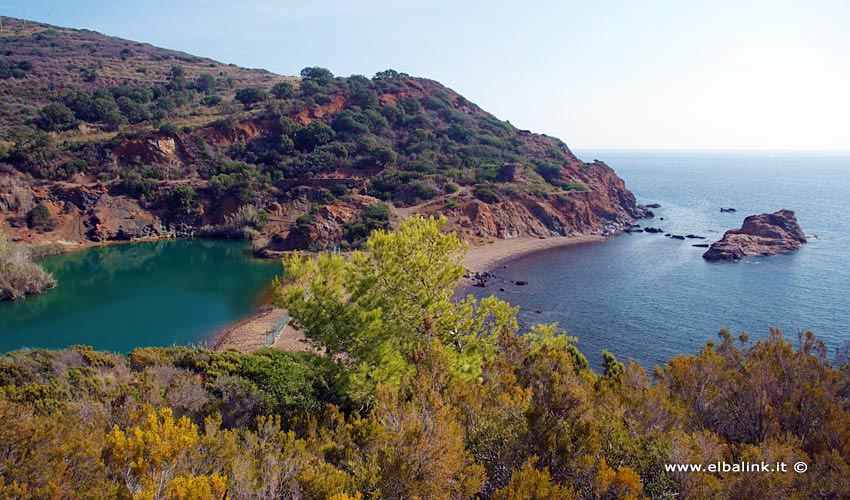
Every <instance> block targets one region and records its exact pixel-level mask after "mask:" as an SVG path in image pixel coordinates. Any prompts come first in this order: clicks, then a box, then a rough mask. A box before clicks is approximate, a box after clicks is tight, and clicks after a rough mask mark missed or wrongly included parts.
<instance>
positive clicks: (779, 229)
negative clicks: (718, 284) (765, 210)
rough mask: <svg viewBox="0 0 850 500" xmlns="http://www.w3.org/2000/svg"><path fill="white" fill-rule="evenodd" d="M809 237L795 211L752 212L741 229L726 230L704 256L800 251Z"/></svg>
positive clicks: (736, 257)
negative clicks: (798, 220)
mask: <svg viewBox="0 0 850 500" xmlns="http://www.w3.org/2000/svg"><path fill="white" fill-rule="evenodd" d="M804 243H806V236H805V234H804V233H803V230H802V229H800V225H799V224H798V223H797V218H796V217H795V216H794V212H793V211H792V210H780V211H778V212H775V213H772V214H760V215H751V216H749V217H747V218H746V219H744V223H743V224H742V225H741V227H740V229H731V230H729V231H726V234H724V235H723V238H722V239H720V241H717V242H715V243H713V244H712V245H711V247H709V249H708V251H706V252H705V253H704V254H703V255H702V258H704V259H705V260H709V261H734V260H740V259H742V258H744V257H747V256H756V255H761V256H770V255H776V254H781V253H788V252H793V251H794V250H797V249H798V248H800V247H801V246H803V244H804Z"/></svg>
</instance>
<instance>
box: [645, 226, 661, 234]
mask: <svg viewBox="0 0 850 500" xmlns="http://www.w3.org/2000/svg"><path fill="white" fill-rule="evenodd" d="M644 231H646V232H647V233H653V234H654V233H663V232H664V230H663V229H661V228H660V227H648V228H646V229H644Z"/></svg>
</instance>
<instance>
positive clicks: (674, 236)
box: [670, 234, 685, 240]
mask: <svg viewBox="0 0 850 500" xmlns="http://www.w3.org/2000/svg"><path fill="white" fill-rule="evenodd" d="M670 237H671V238H673V239H674V240H684V239H685V237H684V236H682V235H680V234H673V235H670Z"/></svg>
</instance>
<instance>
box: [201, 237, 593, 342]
mask: <svg viewBox="0 0 850 500" xmlns="http://www.w3.org/2000/svg"><path fill="white" fill-rule="evenodd" d="M606 239H607V238H606V237H605V236H599V235H582V236H573V237H566V236H564V237H558V236H553V237H550V238H530V237H520V238H511V239H508V240H493V241H491V242H489V243H482V244H477V245H474V246H471V247H470V249H469V251H468V252H467V254H466V256H465V257H464V259H463V264H464V266H466V268H467V269H468V270H469V271H470V272H473V273H476V272H484V271H492V270H495V269H497V268H499V267H501V266H503V265H505V264H507V263H508V262H509V261H511V260H513V259H517V258H519V257H523V256H526V255H531V254H534V253H537V252H542V251H545V250H551V249H553V248H565V247H570V246H574V245H582V244H588V243H599V242H602V241H605V240H606ZM465 285H468V283H465ZM462 286H464V285H462ZM285 315H286V310H285V309H281V308H277V307H267V308H265V309H263V310H261V311H259V312H257V313H256V314H254V315H252V316H249V317H247V318H245V319H243V320H241V321H238V322H236V323H234V324H232V325H230V326H228V327H227V328H225V329H224V330H222V331H221V332H219V333H218V334H217V335H216V336H215V337H214V341H213V349H214V350H216V351H226V350H228V349H236V350H237V351H240V352H251V351H255V350H257V349H261V348H263V347H266V339H267V338H268V334H269V332H270V331H271V330H272V329H273V328H274V327H275V326H277V325H278V324H279V323H280V322H281V320H282V319H283V318H284V316H285ZM271 347H274V348H276V349H282V350H285V351H308V350H311V349H312V348H311V347H310V345H309V344H307V343H306V342H305V341H304V334H303V333H301V332H300V331H298V330H296V329H294V328H293V327H292V326H291V325H286V326H285V327H284V328H283V330H281V332H280V334H278V336H277V338H276V339H275V342H274V344H272V346H271Z"/></svg>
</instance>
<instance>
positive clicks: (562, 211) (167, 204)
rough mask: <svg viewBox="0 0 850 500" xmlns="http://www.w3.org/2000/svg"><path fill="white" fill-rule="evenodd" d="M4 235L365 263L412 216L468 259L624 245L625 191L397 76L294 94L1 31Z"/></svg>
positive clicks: (99, 41) (229, 68) (197, 64)
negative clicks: (546, 241) (340, 251)
mask: <svg viewBox="0 0 850 500" xmlns="http://www.w3.org/2000/svg"><path fill="white" fill-rule="evenodd" d="M0 43H2V55H0V93H2V95H3V96H4V99H3V104H2V106H0V116H2V118H3V120H2V124H3V125H2V126H0V133H2V135H3V142H2V143H0V172H2V179H0V221H4V222H5V223H6V225H8V232H9V234H10V235H11V236H12V237H13V238H14V239H16V240H18V241H22V242H25V243H30V244H39V243H47V242H65V243H76V244H87V243H91V242H102V241H112V240H130V239H136V238H157V237H173V236H188V235H201V236H215V237H237V238H246V239H252V240H254V242H255V248H256V249H257V251H258V253H259V254H262V255H267V256H272V255H276V254H277V253H278V252H282V251H289V250H294V249H311V250H317V249H321V248H328V247H335V246H341V247H343V248H348V247H356V246H357V245H359V244H360V243H362V241H363V240H364V239H365V237H366V236H367V235H368V234H369V232H370V231H371V230H373V229H377V228H388V227H391V226H392V225H394V224H396V223H397V222H398V221H400V220H403V219H404V218H406V217H409V216H411V215H414V214H433V215H437V214H442V215H445V216H446V217H447V218H448V220H449V224H448V226H447V227H448V228H450V229H454V230H457V231H458V232H459V234H460V235H461V237H462V238H464V239H465V240H467V241H470V242H472V243H484V242H488V241H492V240H494V239H506V238H514V237H522V236H528V237H538V238H543V237H549V236H575V235H581V234H600V235H604V234H614V233H616V232H618V231H620V230H622V229H623V228H624V227H627V226H628V225H629V224H631V223H632V221H633V220H634V219H635V218H638V217H642V216H644V215H646V214H647V212H646V211H645V210H643V209H642V208H641V207H638V206H636V205H635V199H634V196H633V195H632V194H631V192H629V191H628V189H626V187H625V185H624V183H623V181H622V180H621V179H620V178H619V177H617V175H616V173H615V172H614V171H613V170H612V169H611V168H609V167H608V166H607V165H605V164H604V163H602V162H599V161H594V162H591V163H586V162H583V161H581V160H579V159H578V158H577V157H576V156H575V155H574V154H573V153H572V152H571V151H570V149H569V148H568V147H567V145H566V144H564V143H563V142H562V141H560V140H558V139H555V138H552V137H548V136H545V135H540V134H534V133H532V132H530V131H526V130H519V129H517V128H516V127H514V126H512V125H511V124H510V123H509V122H504V121H501V120H499V119H497V118H496V117H494V116H493V115H491V114H490V113H487V112H486V111H484V110H482V109H481V108H480V107H478V106H477V105H475V104H474V103H472V102H470V101H469V100H467V99H466V98H464V97H463V96H461V95H459V94H457V93H456V92H454V91H452V90H451V89H449V88H447V87H445V86H443V85H441V84H440V83H438V82H435V81H432V80H428V79H424V78H417V77H412V76H410V75H407V74H405V73H400V72H397V71H394V70H387V71H383V72H379V73H378V74H376V75H375V76H374V77H372V78H367V77H365V76H361V75H353V76H350V77H346V78H342V77H337V76H335V75H333V74H332V73H331V72H330V71H329V70H327V69H324V68H320V67H310V68H305V69H304V70H302V71H301V74H300V76H297V77H286V76H281V75H275V74H273V73H270V72H267V71H264V70H252V69H244V68H239V67H236V66H233V65H225V64H221V63H218V62H216V61H213V60H211V59H206V58H200V57H196V56H192V55H189V54H185V53H182V52H177V51H170V50H165V49H160V48H157V47H154V46H151V45H148V44H141V43H137V42H132V41H128V40H123V39H120V38H115V37H109V36H105V35H102V34H99V33H95V32H92V31H87V30H72V29H67V28H57V27H53V26H48V25H44V24H39V23H31V22H25V21H22V20H15V19H9V18H4V29H3V32H2V34H0Z"/></svg>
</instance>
